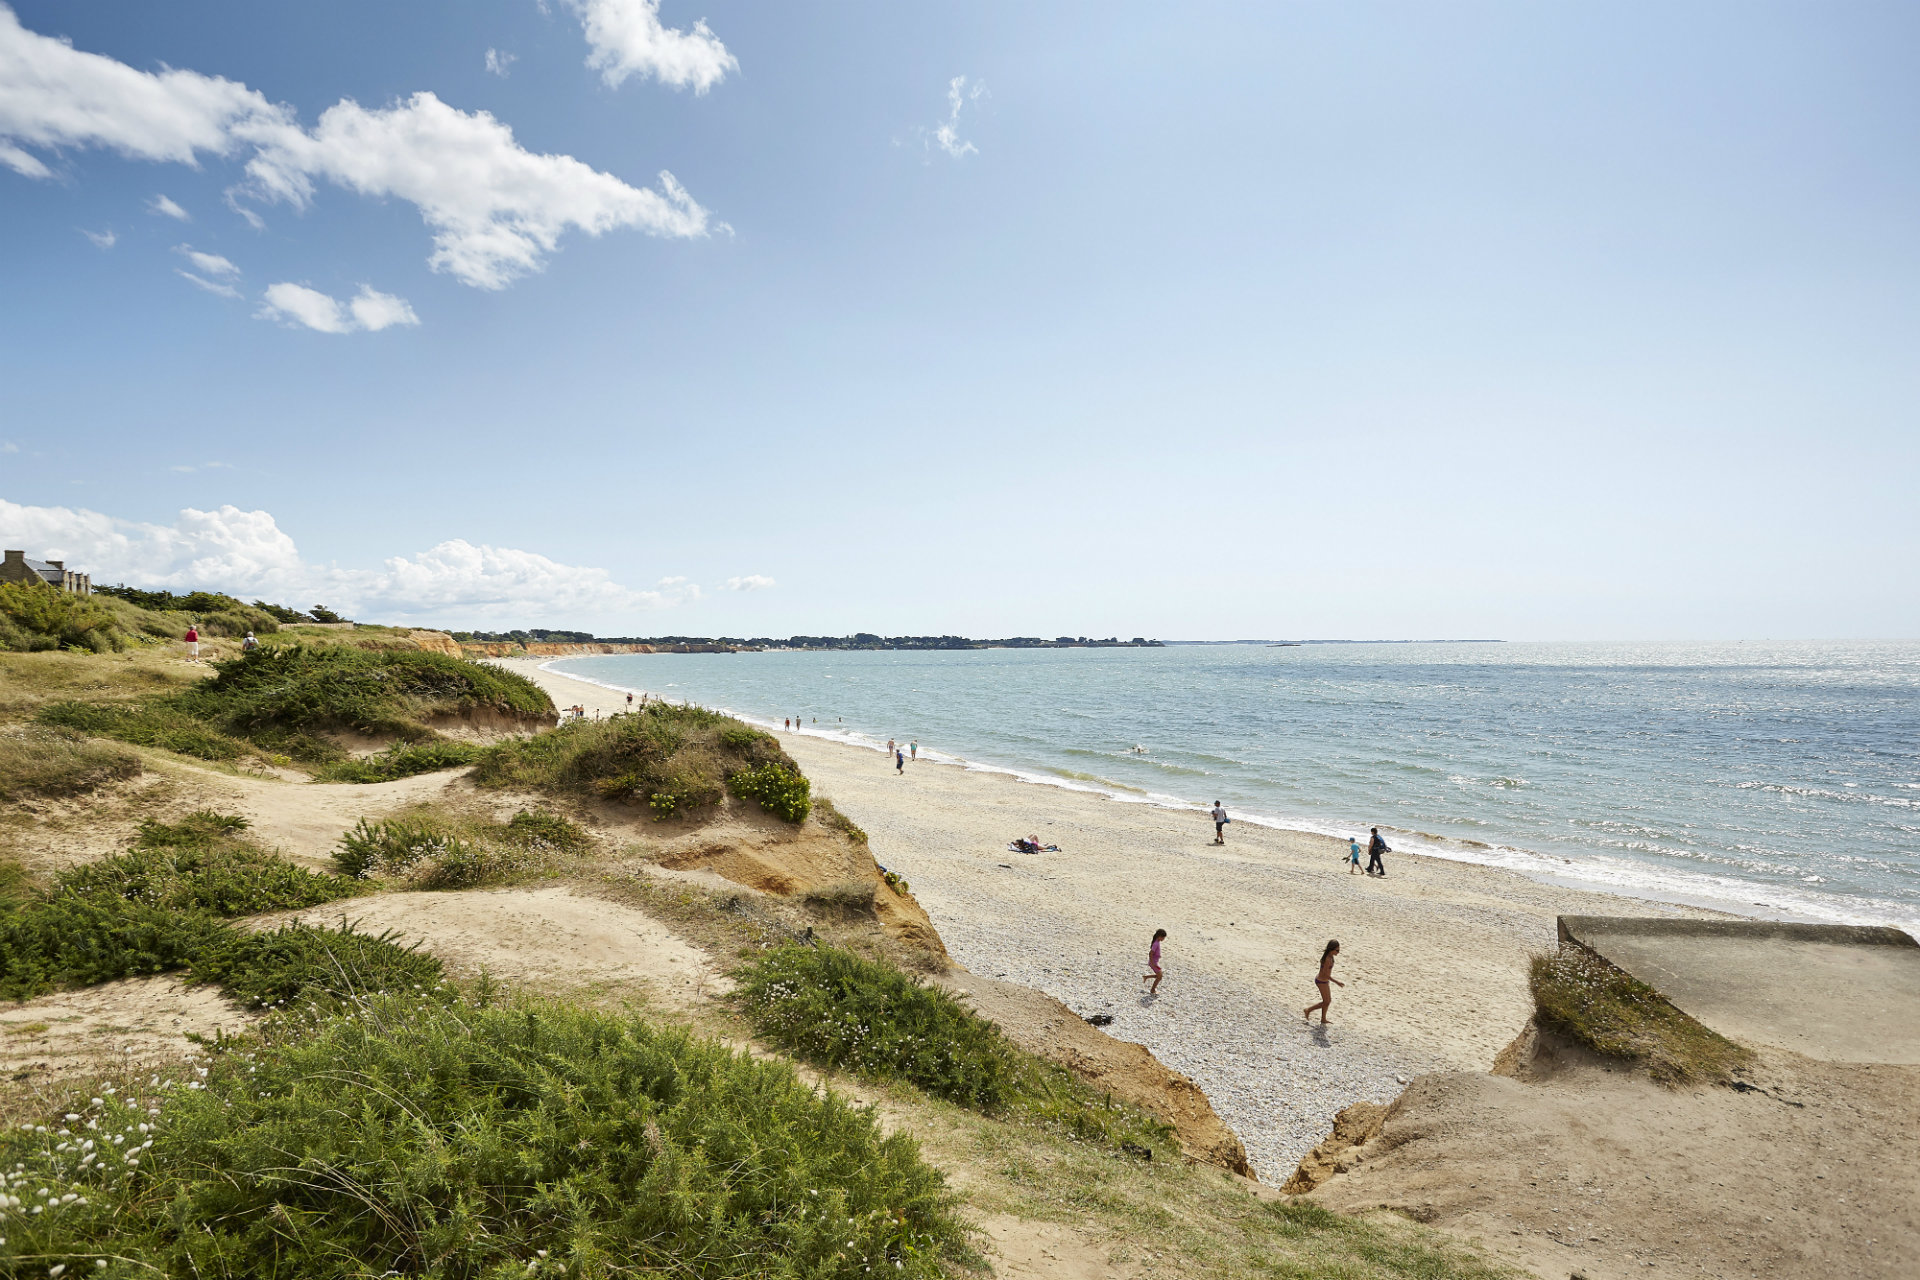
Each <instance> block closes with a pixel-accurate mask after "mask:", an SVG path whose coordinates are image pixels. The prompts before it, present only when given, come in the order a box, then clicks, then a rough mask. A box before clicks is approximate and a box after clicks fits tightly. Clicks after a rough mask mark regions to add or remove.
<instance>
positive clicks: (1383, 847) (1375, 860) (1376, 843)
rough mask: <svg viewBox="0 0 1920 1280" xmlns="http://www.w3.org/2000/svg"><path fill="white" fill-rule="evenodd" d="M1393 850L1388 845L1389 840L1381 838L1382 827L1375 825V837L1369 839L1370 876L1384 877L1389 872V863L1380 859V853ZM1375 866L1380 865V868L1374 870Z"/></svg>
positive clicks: (1368, 870)
mask: <svg viewBox="0 0 1920 1280" xmlns="http://www.w3.org/2000/svg"><path fill="white" fill-rule="evenodd" d="M1392 852H1393V850H1391V849H1389V848H1388V847H1387V842H1386V841H1385V840H1382V839H1381V838H1380V828H1378V827H1375V828H1374V829H1373V839H1371V840H1369V841H1367V874H1368V875H1370V876H1380V877H1381V878H1382V879H1384V878H1385V877H1386V874H1387V864H1386V863H1384V862H1382V861H1380V855H1381V854H1383V853H1392ZM1375 867H1378V868H1379V870H1378V871H1376V870H1374V868H1375Z"/></svg>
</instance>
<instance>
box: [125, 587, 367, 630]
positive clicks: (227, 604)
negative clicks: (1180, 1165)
mask: <svg viewBox="0 0 1920 1280" xmlns="http://www.w3.org/2000/svg"><path fill="white" fill-rule="evenodd" d="M93 593H94V594H95V595H99V596H112V597H113V598H114V599H116V600H125V601H126V602H127V603H128V604H131V605H138V606H139V607H140V608H142V609H152V610H154V611H156V612H158V613H170V612H171V613H230V612H233V611H234V610H236V609H240V608H243V607H246V606H242V605H241V603H240V601H239V600H237V599H235V598H234V597H233V596H230V595H227V594H225V593H223V592H219V591H188V592H186V593H184V594H181V595H175V594H174V593H173V592H171V591H143V590H141V589H140V588H139V587H129V586H127V585H125V584H124V583H123V584H121V585H120V586H117V587H102V586H96V587H94V589H93ZM250 607H252V608H255V609H258V610H259V611H260V612H262V613H264V614H267V615H268V616H269V617H271V618H273V619H274V620H276V621H278V622H284V623H288V624H293V623H300V622H345V621H346V619H345V618H343V617H341V616H340V615H339V614H337V613H335V612H334V611H333V610H331V609H329V608H327V606H325V605H323V604H317V605H315V606H313V608H311V609H309V610H308V611H307V612H305V613H302V612H300V610H298V609H289V608H288V607H287V606H286V605H283V604H268V603H267V602H266V601H265V600H255V601H254V602H253V604H252V605H251V606H250Z"/></svg>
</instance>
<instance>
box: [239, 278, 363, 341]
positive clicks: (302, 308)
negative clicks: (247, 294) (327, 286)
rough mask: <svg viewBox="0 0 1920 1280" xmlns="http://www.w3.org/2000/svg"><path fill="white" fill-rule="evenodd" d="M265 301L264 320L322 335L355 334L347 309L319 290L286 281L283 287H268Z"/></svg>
mask: <svg viewBox="0 0 1920 1280" xmlns="http://www.w3.org/2000/svg"><path fill="white" fill-rule="evenodd" d="M265 299H266V300H265V301H264V302H262V303H261V305H260V311H259V316H260V318H261V319H262V320H279V321H281V322H282V323H285V324H303V325H305V326H306V327H307V328H309V329H315V330H318V331H319V332H321V333H352V332H353V325H352V323H351V322H350V321H349V320H348V319H347V312H346V308H344V307H342V306H341V305H340V303H339V302H338V301H337V300H335V299H333V298H330V297H328V296H327V295H326V294H324V293H321V292H320V291H319V290H318V289H309V288H307V286H305V285H303V284H292V283H289V282H287V281H284V280H283V281H281V282H280V283H279V284H270V285H268V286H267V292H266V295H265Z"/></svg>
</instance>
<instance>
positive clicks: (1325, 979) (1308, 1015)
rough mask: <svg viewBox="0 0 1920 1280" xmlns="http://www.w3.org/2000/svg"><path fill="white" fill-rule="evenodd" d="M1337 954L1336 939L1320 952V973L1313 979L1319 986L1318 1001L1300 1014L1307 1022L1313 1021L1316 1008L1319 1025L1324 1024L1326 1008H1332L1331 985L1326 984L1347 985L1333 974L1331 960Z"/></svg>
mask: <svg viewBox="0 0 1920 1280" xmlns="http://www.w3.org/2000/svg"><path fill="white" fill-rule="evenodd" d="M1339 956H1340V942H1339V940H1338V939H1335V940H1334V941H1332V942H1329V943H1328V944H1327V949H1326V950H1325V951H1322V952H1321V953H1320V973H1319V976H1318V977H1316V978H1314V980H1313V985H1314V986H1316V987H1318V988H1320V1003H1319V1004H1310V1005H1308V1006H1307V1007H1306V1011H1305V1012H1303V1013H1302V1014H1301V1015H1300V1016H1301V1017H1303V1018H1305V1019H1306V1020H1307V1021H1308V1022H1312V1021H1313V1011H1314V1010H1315V1009H1318V1010H1319V1011H1320V1025H1321V1026H1323V1027H1324V1026H1326V1025H1327V1010H1329V1009H1331V1008H1333V987H1329V986H1328V985H1327V984H1328V983H1329V982H1331V983H1332V984H1333V986H1334V987H1344V986H1346V985H1347V984H1346V983H1344V982H1342V981H1340V979H1338V978H1336V977H1334V976H1333V962H1334V961H1335V960H1336V959H1338V958H1339Z"/></svg>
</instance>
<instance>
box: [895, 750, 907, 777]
mask: <svg viewBox="0 0 1920 1280" xmlns="http://www.w3.org/2000/svg"><path fill="white" fill-rule="evenodd" d="M893 771H894V772H895V773H905V772H906V771H907V753H906V752H904V751H902V750H901V749H900V748H898V747H895V748H894V749H893Z"/></svg>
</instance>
